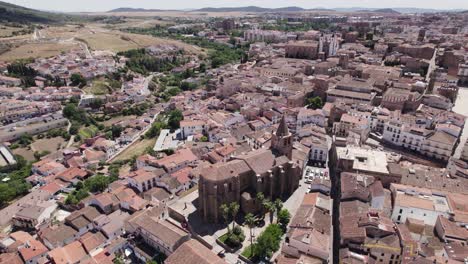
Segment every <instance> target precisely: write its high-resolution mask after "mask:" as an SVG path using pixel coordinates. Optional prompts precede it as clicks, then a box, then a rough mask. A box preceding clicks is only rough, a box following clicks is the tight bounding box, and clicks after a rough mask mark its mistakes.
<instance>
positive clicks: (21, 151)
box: [12, 148, 36, 161]
mask: <svg viewBox="0 0 468 264" xmlns="http://www.w3.org/2000/svg"><path fill="white" fill-rule="evenodd" d="M12 152H13V154H15V155H20V156H22V157H23V158H25V159H26V160H28V161H35V160H36V158H34V151H32V150H29V149H27V148H17V149H13V150H12Z"/></svg>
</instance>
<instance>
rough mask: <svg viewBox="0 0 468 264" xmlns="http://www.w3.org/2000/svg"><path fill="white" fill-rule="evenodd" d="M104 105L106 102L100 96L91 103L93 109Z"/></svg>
mask: <svg viewBox="0 0 468 264" xmlns="http://www.w3.org/2000/svg"><path fill="white" fill-rule="evenodd" d="M103 105H104V102H103V101H102V100H101V99H100V98H96V99H94V100H92V101H91V102H90V103H89V107H91V108H92V109H100V108H101V107H102V106H103Z"/></svg>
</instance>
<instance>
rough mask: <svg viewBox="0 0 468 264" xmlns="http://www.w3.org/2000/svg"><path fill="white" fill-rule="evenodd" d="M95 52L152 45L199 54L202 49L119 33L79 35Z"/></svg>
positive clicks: (102, 32)
mask: <svg viewBox="0 0 468 264" xmlns="http://www.w3.org/2000/svg"><path fill="white" fill-rule="evenodd" d="M78 37H79V38H80V39H83V40H85V41H86V42H87V44H88V45H89V46H90V48H91V49H93V50H111V51H114V52H119V51H125V50H129V49H138V48H144V47H148V46H151V45H159V44H172V45H176V46H178V47H181V48H184V49H185V50H187V51H188V52H191V53H195V54H199V53H201V49H199V48H197V47H194V46H192V45H188V44H185V43H183V42H180V41H175V40H169V39H163V38H156V37H152V36H147V35H140V34H130V33H122V32H118V31H107V32H106V31H101V32H96V33H94V34H92V33H91V34H83V35H81V34H78Z"/></svg>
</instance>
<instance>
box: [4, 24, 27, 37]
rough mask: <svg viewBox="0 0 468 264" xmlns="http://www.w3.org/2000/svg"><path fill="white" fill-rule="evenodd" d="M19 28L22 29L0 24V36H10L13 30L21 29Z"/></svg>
mask: <svg viewBox="0 0 468 264" xmlns="http://www.w3.org/2000/svg"><path fill="white" fill-rule="evenodd" d="M21 30H22V28H18V27H8V26H1V25H0V38H2V37H10V36H12V34H13V32H16V31H21Z"/></svg>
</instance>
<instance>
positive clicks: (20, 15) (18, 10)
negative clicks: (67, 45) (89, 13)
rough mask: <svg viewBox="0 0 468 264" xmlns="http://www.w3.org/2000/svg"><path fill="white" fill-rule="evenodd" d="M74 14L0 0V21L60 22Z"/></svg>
mask: <svg viewBox="0 0 468 264" xmlns="http://www.w3.org/2000/svg"><path fill="white" fill-rule="evenodd" d="M73 18H74V16H70V15H65V14H59V13H49V12H44V11H39V10H34V9H30V8H25V7H22V6H18V5H13V4H9V3H5V2H2V1H0V22H11V23H21V24H29V23H43V24H49V23H62V22H66V21H69V20H71V19H73Z"/></svg>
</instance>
